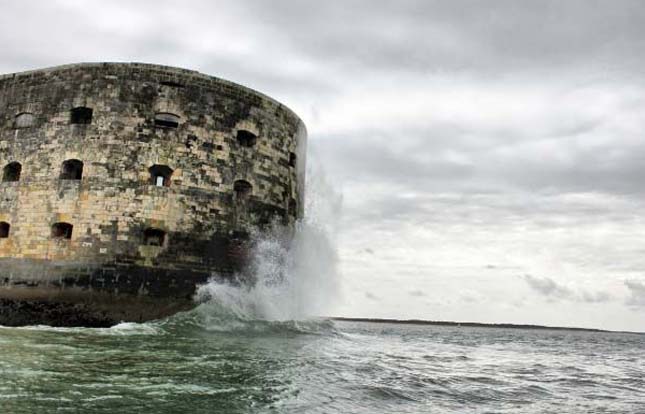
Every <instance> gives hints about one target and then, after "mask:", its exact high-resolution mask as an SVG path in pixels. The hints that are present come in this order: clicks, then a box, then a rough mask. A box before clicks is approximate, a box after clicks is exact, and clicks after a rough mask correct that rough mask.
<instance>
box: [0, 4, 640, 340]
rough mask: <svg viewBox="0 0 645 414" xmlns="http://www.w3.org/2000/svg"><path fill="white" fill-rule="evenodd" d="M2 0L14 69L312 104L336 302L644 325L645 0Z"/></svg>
mask: <svg viewBox="0 0 645 414" xmlns="http://www.w3.org/2000/svg"><path fill="white" fill-rule="evenodd" d="M1 3H2V13H0V50H1V51H2V59H1V60H0V72H3V73H7V72H15V71H21V70H27V69H33V68H38V67H44V66H52V65H58V64H64V63H73V62H81V61H139V62H150V63H159V64H167V65H172V66H180V67H185V68H190V69H195V70H199V71H200V72H204V73H207V74H211V75H215V76H219V77H223V78H226V79H229V80H232V81H235V82H238V83H241V84H243V85H246V86H249V87H252V88H255V89H258V90H260V91H262V92H264V93H266V94H268V95H270V96H273V97H275V98H276V99H278V100H280V101H281V102H283V103H285V104H286V105H288V106H289V107H291V108H292V109H293V110H294V111H295V112H296V113H298V114H299V115H300V116H301V118H302V119H303V120H304V122H305V123H306V124H307V127H308V130H309V161H310V162H311V163H317V164H319V165H321V166H322V169H323V170H324V171H325V174H326V176H327V179H328V181H329V182H331V183H332V184H333V186H334V187H335V188H336V189H337V191H338V192H339V193H340V194H342V199H343V208H342V213H341V215H340V217H339V220H340V225H339V226H338V228H339V229H340V232H339V234H338V240H337V243H338V251H339V257H340V263H339V268H340V271H341V274H342V276H341V282H342V293H343V295H342V300H341V302H340V304H339V306H338V307H337V309H336V310H335V313H337V314H339V315H345V316H365V317H394V318H422V319H447V320H462V321H466V320H468V321H479V322H514V323H538V324H552V325H569V326H584V327H597V328H609V329H629V330H639V331H645V254H644V253H645V219H644V217H645V216H644V212H645V180H644V177H645V70H644V69H643V68H645V3H643V2H642V1H593V0H588V1H566V2H565V1H559V0H558V1H493V0H489V1H431V0H420V1H404V0H396V1H377V0H365V1H353V0H338V1H332V0H329V1H320V0H318V1H300V0H298V1H295V0H294V1H280V0H271V1H262V0H258V1H241V0H235V1H186V0H184V1H182V2H177V1H175V2H171V1H163V0H155V1H137V2H133V1H107V0H103V1H71V0H67V1H60V0H59V1H52V0H50V1H26V0H21V1H20V2H10V1H2V2H1ZM308 190H309V191H318V190H316V189H311V188H310V189H308Z"/></svg>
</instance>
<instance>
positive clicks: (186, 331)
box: [0, 306, 645, 414]
mask: <svg viewBox="0 0 645 414" xmlns="http://www.w3.org/2000/svg"><path fill="white" fill-rule="evenodd" d="M212 311H213V309H212V308H210V307H208V306H202V307H198V308H197V309H195V310H193V311H191V312H188V313H184V314H179V315H175V316H173V317H171V318H168V319H166V320H163V321H156V322H150V323H143V324H135V323H123V324H120V325H117V326H114V327H112V328H99V329H96V328H53V327H47V326H30V327H21V328H9V327H3V328H0V412H2V413H16V414H20V413H65V412H69V413H643V412H645V335H639V334H628V333H606V332H577V331H560V330H548V329H547V330H531V329H500V328H482V327H458V326H454V327H444V326H430V325H410V324H396V323H371V322H348V321H331V320H324V319H319V320H309V321H281V322H269V321H262V320H243V319H236V318H232V317H231V315H230V314H229V315H227V316H226V317H224V318H222V317H214V316H213V315H212V314H211V313H210V312H212Z"/></svg>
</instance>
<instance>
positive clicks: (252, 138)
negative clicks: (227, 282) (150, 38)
mask: <svg viewBox="0 0 645 414" xmlns="http://www.w3.org/2000/svg"><path fill="white" fill-rule="evenodd" d="M305 146H306V131H305V128H304V125H303V123H302V122H301V121H300V119H299V118H298V117H297V116H296V115H295V114H294V113H293V112H291V111H290V110H289V109H288V108H286V107H285V106H283V105H281V104H280V103H278V102H276V101H274V100H273V99H271V98H269V97H267V96H265V95H263V94H261V93H258V92H256V91H253V90H251V89H248V88H246V87H243V86H240V85H237V84H234V83H232V82H228V81H225V80H222V79H218V78H215V77H211V76H207V75H204V74H200V73H198V72H194V71H190V70H184V69H177V68H171V67H165V66H157V65H149V64H139V63H129V64H128V63H96V64H94V63H90V64H76V65H68V66H60V67H55V68H49V69H43V70H36V71H31V72H23V73H16V74H10V75H3V76H0V168H2V171H0V173H1V174H2V182H1V183H0V324H4V325H23V324H38V323H45V324H51V325H86V326H108V325H112V324H114V323H118V322H119V321H144V320H149V319H154V318H159V317H163V316H166V315H169V314H172V313H174V312H176V311H179V310H183V309H187V308H189V307H190V306H192V296H193V294H194V292H195V287H196V286H197V285H199V284H201V283H204V282H206V281H207V280H208V278H209V277H211V276H214V275H219V276H220V277H226V276H227V275H231V274H232V273H233V272H235V271H236V270H237V269H239V268H240V266H242V265H243V262H244V258H245V243H244V240H245V235H246V234H247V231H248V229H249V228H250V227H254V226H260V227H262V226H263V225H266V224H267V223H269V222H270V221H272V220H279V221H281V222H283V223H284V224H286V225H287V226H292V225H293V223H294V222H295V220H296V219H297V218H298V217H300V216H301V214H302V211H303V194H304V187H303V186H304V163H305Z"/></svg>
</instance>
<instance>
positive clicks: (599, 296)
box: [580, 291, 612, 303]
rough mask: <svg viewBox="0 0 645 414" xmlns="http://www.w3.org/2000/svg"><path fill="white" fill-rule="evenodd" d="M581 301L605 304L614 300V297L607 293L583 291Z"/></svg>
mask: <svg viewBox="0 0 645 414" xmlns="http://www.w3.org/2000/svg"><path fill="white" fill-rule="evenodd" d="M580 300H581V301H582V302H587V303H604V302H609V301H610V300H612V296H611V295H610V294H609V293H607V292H588V291H582V293H581V294H580Z"/></svg>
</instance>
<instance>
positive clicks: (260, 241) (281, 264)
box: [196, 163, 342, 321]
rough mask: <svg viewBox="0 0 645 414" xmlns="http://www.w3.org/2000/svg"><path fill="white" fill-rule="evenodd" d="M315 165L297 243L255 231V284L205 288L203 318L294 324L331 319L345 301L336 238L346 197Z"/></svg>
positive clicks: (273, 231) (278, 231) (284, 235)
mask: <svg viewBox="0 0 645 414" xmlns="http://www.w3.org/2000/svg"><path fill="white" fill-rule="evenodd" d="M309 165H310V166H309V167H308V169H307V183H306V188H307V192H306V196H305V216H304V218H303V219H301V220H299V221H298V222H297V223H296V227H295V232H294V233H293V238H291V239H290V236H289V231H288V230H287V229H284V228H282V227H280V226H278V225H274V226H272V227H271V228H270V229H269V230H264V231H262V232H258V231H256V232H253V234H252V241H253V243H252V245H253V248H252V252H251V253H252V254H251V257H252V259H251V263H250V264H249V268H248V269H247V270H246V272H247V273H250V276H251V279H252V280H253V281H254V283H251V284H245V283H242V284H232V283H228V282H222V281H221V280H219V279H218V280H215V279H214V280H212V281H211V282H209V283H208V284H206V285H204V286H201V287H200V288H199V290H198V291H197V294H196V300H197V301H198V302H200V303H201V305H200V306H199V307H198V309H197V312H200V313H201V315H202V316H203V317H205V318H207V319H208V318H214V319H220V318H222V317H229V316H232V317H235V318H238V319H242V320H267V321H290V320H305V319H309V318H312V317H316V316H326V315H330V313H331V312H332V310H333V306H334V304H335V303H336V301H337V300H338V299H339V297H338V296H339V275H338V272H337V264H338V257H337V253H336V244H335V236H336V233H337V225H338V219H339V216H340V209H341V205H342V197H341V196H340V194H339V193H337V192H336V191H334V189H333V188H332V186H331V185H330V184H329V183H328V181H327V179H326V177H325V175H324V173H323V170H322V168H321V166H320V165H319V164H317V163H310V164H309ZM246 279H247V280H248V275H247V276H246Z"/></svg>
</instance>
